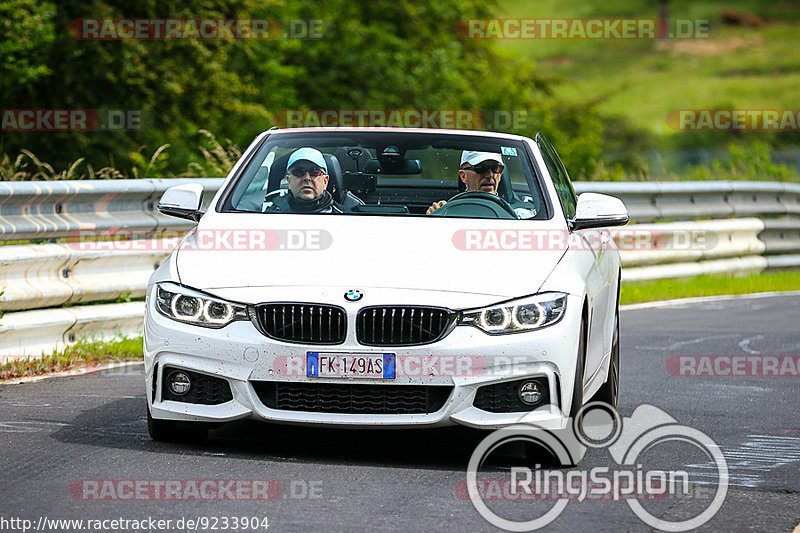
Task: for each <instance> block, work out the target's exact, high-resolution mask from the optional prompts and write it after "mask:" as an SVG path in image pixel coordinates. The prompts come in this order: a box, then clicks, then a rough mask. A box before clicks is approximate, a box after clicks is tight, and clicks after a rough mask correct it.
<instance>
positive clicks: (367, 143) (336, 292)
mask: <svg viewBox="0 0 800 533" xmlns="http://www.w3.org/2000/svg"><path fill="white" fill-rule="evenodd" d="M202 193H203V190H202V186H200V185H181V186H177V187H173V188H171V189H169V190H167V191H166V192H165V194H164V196H163V198H162V200H161V202H160V204H159V209H160V210H161V211H162V212H163V213H166V214H170V215H174V216H179V217H184V218H189V219H192V220H195V221H197V225H196V227H195V228H194V229H193V230H192V231H191V232H189V233H188V234H187V235H186V237H184V238H183V240H182V241H181V243H180V244H179V245H178V246H177V247H176V248H175V250H174V251H173V252H172V253H171V255H170V256H169V258H168V259H167V260H166V261H165V262H164V263H163V264H162V265H161V266H160V267H159V268H158V269H157V270H156V272H155V273H154V274H153V276H152V278H151V279H150V282H149V285H148V290H147V311H146V321H145V335H144V348H145V370H146V387H147V404H148V413H147V414H148V429H149V431H150V435H151V436H152V437H153V438H154V439H156V440H178V439H186V438H191V439H198V438H203V437H204V436H206V435H207V432H208V428H209V427H215V426H216V425H218V424H220V423H224V422H228V421H233V420H238V419H244V418H250V419H257V420H261V421H265V422H274V423H286V424H305V425H328V426H340V427H341V426H345V427H434V426H442V425H451V424H462V425H465V426H470V427H474V428H485V429H495V428H501V427H505V426H507V425H510V424H514V423H516V422H517V421H519V420H520V419H521V418H522V417H526V418H525V420H526V421H530V422H535V423H536V424H537V425H539V426H541V427H552V428H553V429H559V428H563V427H565V425H566V424H567V423H568V422H567V421H568V420H569V417H570V416H571V415H574V414H575V413H577V412H578V410H579V409H580V407H581V406H582V405H584V404H586V403H588V402H590V401H596V400H599V401H603V402H606V403H608V404H611V405H613V406H616V402H617V394H618V388H619V364H620V363H619V344H618V338H619V333H618V330H619V313H618V301H619V287H620V259H619V254H618V252H617V250H616V248H615V246H614V243H613V240H612V239H611V235H610V232H609V230H608V227H610V226H616V225H622V224H625V223H626V222H627V220H628V213H627V210H626V209H625V206H624V205H623V204H622V202H621V201H620V200H618V199H616V198H613V197H609V196H604V195H600V194H591V193H584V194H581V195H580V196H576V194H575V192H574V190H573V187H572V185H571V183H570V180H569V176H568V174H567V171H566V169H565V168H564V165H563V164H562V162H561V160H560V159H559V157H558V155H557V153H556V151H555V150H554V149H553V147H552V146H551V145H550V143H549V142H548V141H547V140H546V139H545V138H544V137H543V136H542V135H541V134H540V135H537V136H536V138H535V139H529V138H526V137H521V136H515V135H507V134H500V133H490V132H473V131H461V130H459V131H448V130H425V129H391V128H363V129H359V128H351V129H346V128H336V129H327V128H325V129H319V128H314V129H292V130H271V131H268V132H265V133H263V134H261V135H259V136H258V137H257V138H256V139H255V140H254V141H253V143H252V144H251V145H250V147H249V148H248V149H247V150H246V151H245V153H244V154H243V155H242V157H241V159H240V160H239V161H238V162H237V163H236V165H235V166H234V168H233V169H232V170H231V172H230V174H229V175H228V177H227V179H226V180H225V183H224V185H223V186H222V187H221V188H220V190H219V192H218V193H217V194H216V195H215V196H214V198H213V199H212V200H211V202H210V204H209V205H208V207H207V208H206V209H205V211H203V210H201V206H202V205H203V204H202Z"/></svg>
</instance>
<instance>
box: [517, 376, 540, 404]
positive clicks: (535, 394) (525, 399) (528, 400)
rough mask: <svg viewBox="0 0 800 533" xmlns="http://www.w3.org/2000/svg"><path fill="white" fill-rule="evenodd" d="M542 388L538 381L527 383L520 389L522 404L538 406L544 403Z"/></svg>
mask: <svg viewBox="0 0 800 533" xmlns="http://www.w3.org/2000/svg"><path fill="white" fill-rule="evenodd" d="M542 396H543V393H542V387H541V385H539V382H538V381H526V382H525V383H523V384H522V385H520V387H519V399H520V400H522V403H525V404H528V405H536V404H537V403H539V402H540V401H542Z"/></svg>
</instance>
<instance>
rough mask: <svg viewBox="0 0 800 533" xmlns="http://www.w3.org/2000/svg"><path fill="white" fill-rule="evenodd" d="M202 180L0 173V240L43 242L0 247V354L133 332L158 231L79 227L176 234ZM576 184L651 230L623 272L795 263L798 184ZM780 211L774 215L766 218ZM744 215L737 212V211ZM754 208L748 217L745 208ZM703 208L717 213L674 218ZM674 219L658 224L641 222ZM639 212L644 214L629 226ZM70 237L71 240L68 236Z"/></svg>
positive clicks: (628, 253)
mask: <svg viewBox="0 0 800 533" xmlns="http://www.w3.org/2000/svg"><path fill="white" fill-rule="evenodd" d="M197 182H200V183H202V184H203V186H204V187H205V190H206V194H205V195H204V198H205V203H206V204H207V203H208V202H209V201H210V199H211V198H213V196H214V194H215V193H216V192H217V190H218V189H219V187H220V186H221V184H222V183H223V179H221V178H213V179H201V180H189V179H175V180H108V181H54V182H13V183H0V240H4V241H9V240H12V241H13V240H42V241H55V240H57V239H60V240H61V242H57V243H56V242H50V243H47V244H21V245H8V246H0V289H3V290H5V295H4V296H3V302H2V305H3V308H4V309H5V310H6V311H9V312H8V313H7V314H6V315H5V317H3V318H2V319H0V360H2V359H3V358H7V357H15V356H19V355H22V354H34V355H38V354H40V353H42V351H44V352H46V353H49V352H52V350H53V349H60V348H62V347H63V346H65V345H66V344H69V343H71V342H74V340H76V339H77V338H80V337H81V336H84V335H85V336H89V337H99V338H104V339H108V338H112V337H115V336H119V335H135V334H140V333H141V329H142V317H143V312H144V305H143V303H142V302H129V303H107V304H101V305H91V306H73V307H61V308H50V309H42V308H46V307H54V306H64V305H72V304H80V303H87V302H105V301H109V300H114V299H115V298H117V297H118V296H120V295H123V294H124V295H127V296H129V297H131V298H140V297H142V296H143V295H144V290H145V286H146V283H147V279H148V278H149V277H150V274H151V273H152V272H153V270H154V269H155V268H156V267H157V266H158V264H160V262H161V261H163V259H164V258H165V257H166V256H167V254H168V251H167V250H168V249H169V246H164V244H163V241H159V240H152V241H148V240H145V241H139V242H140V243H144V245H143V246H138V247H136V246H131V247H130V249H127V250H126V249H125V247H124V246H120V244H121V243H117V245H116V246H113V247H111V246H110V247H109V248H108V249H106V250H104V249H103V247H102V246H100V247H95V246H90V247H85V246H81V241H80V239H79V237H81V235H82V232H88V233H89V234H90V235H93V234H97V233H98V232H107V233H108V234H117V235H119V234H120V232H121V233H123V234H126V235H130V234H135V235H138V236H139V237H141V236H147V235H149V234H151V233H155V232H183V231H186V230H188V229H190V228H191V227H192V225H193V224H192V223H191V222H189V221H183V220H180V219H176V218H172V217H166V216H164V215H161V214H160V213H158V212H157V211H156V209H155V206H156V204H157V203H158V200H159V198H160V196H161V194H163V192H164V191H165V190H166V189H167V188H168V187H170V186H172V185H179V184H183V183H197ZM575 186H576V190H577V191H578V192H579V193H580V192H599V193H604V194H611V195H613V196H617V197H619V198H621V199H622V200H623V201H624V202H625V204H626V206H627V207H628V209H629V211H630V214H631V218H632V220H633V221H634V222H637V223H636V224H631V225H629V226H626V227H625V228H621V229H618V230H616V231H617V232H620V231H623V232H632V233H635V234H646V235H650V236H657V237H658V239H659V241H658V243H657V245H655V246H651V247H650V248H648V249H645V250H641V249H636V247H633V248H632V249H626V248H625V247H624V246H621V250H620V255H621V258H622V262H623V266H624V268H623V279H624V280H647V279H659V278H670V277H681V276H691V275H698V274H703V273H711V272H742V273H744V272H760V271H762V270H764V269H766V268H796V267H800V219H798V218H796V217H797V216H798V215H800V185H798V184H784V183H765V182H669V183H614V182H612V183H609V182H603V183H596V182H582V183H576V184H575ZM775 216H780V217H782V218H771V217H775ZM743 217H744V218H743ZM756 217H757V218H756ZM697 218H709V219H719V220H706V221H683V220H686V219H697ZM655 220H658V221H663V220H678V221H677V222H667V223H646V222H651V221H655ZM641 222H645V223H644V224H641ZM75 237H78V239H77V242H70V241H71V240H74V239H71V238H75Z"/></svg>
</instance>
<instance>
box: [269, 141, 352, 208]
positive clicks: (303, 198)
mask: <svg viewBox="0 0 800 533" xmlns="http://www.w3.org/2000/svg"><path fill="white" fill-rule="evenodd" d="M329 179H330V176H329V175H328V166H327V165H326V164H325V158H324V157H323V156H322V152H320V151H319V150H316V149H314V148H309V147H303V148H298V149H297V150H295V151H294V153H292V155H291V156H290V157H289V161H288V162H287V163H286V181H287V182H288V183H289V192H288V193H287V194H285V195H284V196H279V197H277V198H275V199H274V200H273V201H272V205H269V206H267V207H266V209H265V212H267V213H270V212H289V213H343V212H344V211H345V209H343V208H342V206H341V205H340V204H338V203H337V202H335V201H334V200H333V197H332V196H331V193H329V192H328V191H327V187H328V180H329Z"/></svg>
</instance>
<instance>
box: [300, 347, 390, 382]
mask: <svg viewBox="0 0 800 533" xmlns="http://www.w3.org/2000/svg"><path fill="white" fill-rule="evenodd" d="M394 371H395V356H394V354H393V353H382V354H374V355H372V354H370V355H359V354H349V353H325V352H322V353H321V352H308V353H307V354H306V375H307V376H308V377H310V378H355V377H359V378H380V379H394V378H395V372H394Z"/></svg>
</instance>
